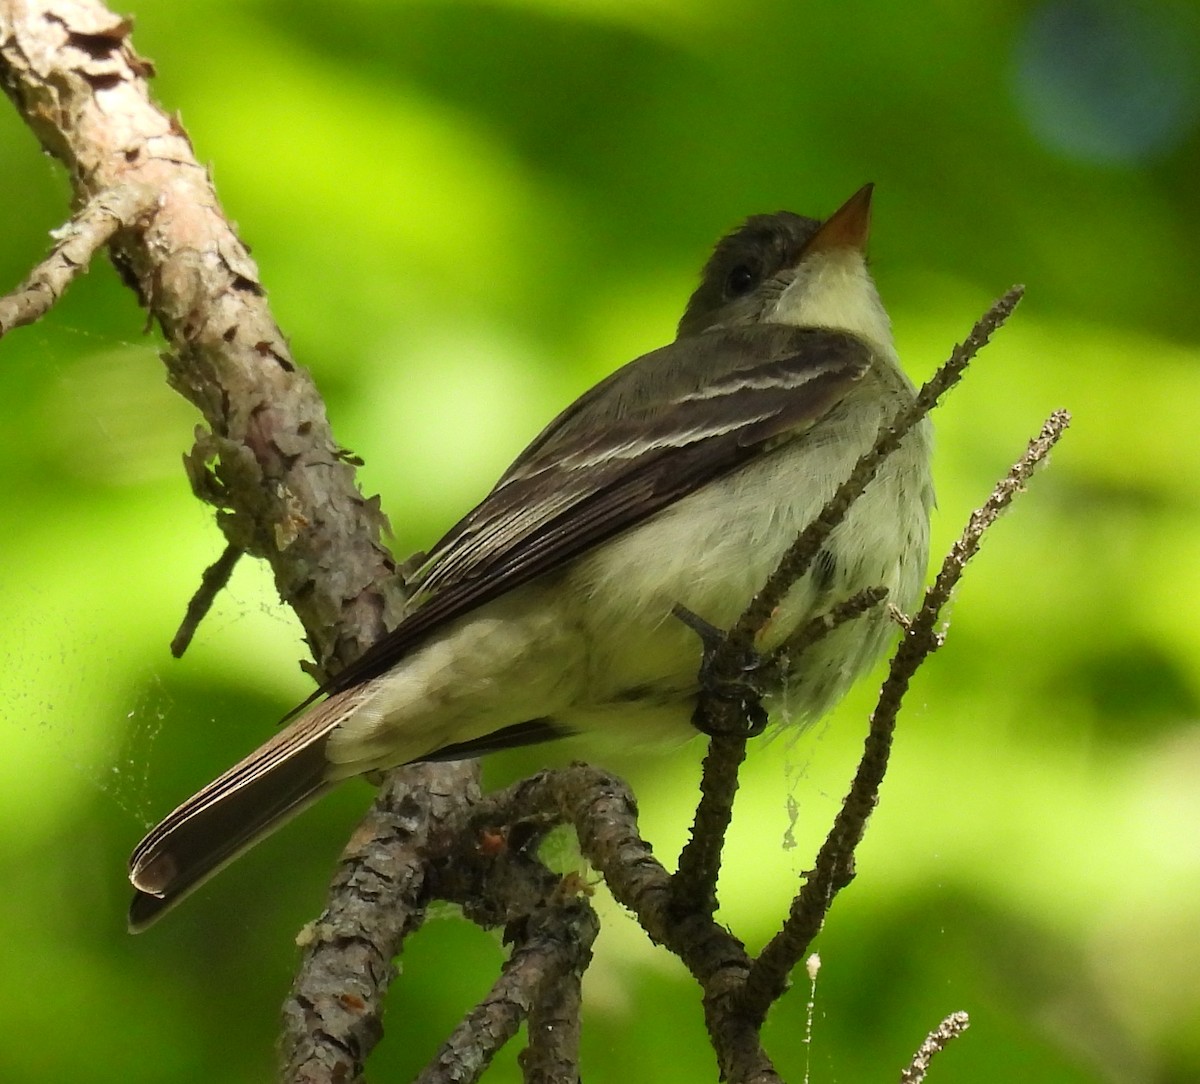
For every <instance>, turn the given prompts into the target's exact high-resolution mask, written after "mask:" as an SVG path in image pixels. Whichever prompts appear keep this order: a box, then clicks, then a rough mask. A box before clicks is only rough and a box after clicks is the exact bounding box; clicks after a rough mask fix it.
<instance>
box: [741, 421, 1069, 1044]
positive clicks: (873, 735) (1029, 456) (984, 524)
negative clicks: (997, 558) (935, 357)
mask: <svg viewBox="0 0 1200 1084" xmlns="http://www.w3.org/2000/svg"><path fill="white" fill-rule="evenodd" d="M1069 422H1070V415H1069V414H1068V413H1067V412H1066V411H1065V410H1059V411H1055V412H1054V413H1053V414H1052V415H1051V416H1050V417H1049V418H1048V419H1047V421H1046V423H1045V424H1044V425H1043V427H1042V430H1041V432H1040V433H1039V434H1038V436H1037V437H1035V438H1034V439H1033V440H1032V441H1030V442H1029V445H1028V447H1027V448H1026V450H1025V453H1024V455H1022V456H1021V458H1020V459H1019V460H1018V461H1017V462H1016V463H1015V464H1014V465H1013V467H1012V468H1011V469H1010V470H1009V472H1008V474H1007V475H1006V476H1005V477H1004V478H1003V479H1001V480H1000V482H999V483H997V485H996V487H995V489H994V490H993V491H992V494H991V496H990V497H989V498H988V500H987V501H986V503H984V504H983V505H982V506H981V507H980V508H978V509H977V510H976V511H975V512H973V513H972V514H971V517H970V519H969V520H968V522H967V525H966V527H965V528H964V530H963V533H962V536H961V537H960V538H959V539H958V541H956V542H955V543H954V545H953V547H951V550H950V552H949V554H947V556H946V559H945V561H944V562H943V563H942V568H941V571H940V572H939V573H938V576H937V578H936V580H935V581H934V583H933V585H932V586H931V587H930V588H929V590H928V591H926V593H925V599H924V601H923V603H922V605H921V608H920V610H919V611H918V612H917V615H916V617H915V618H914V619H913V621H912V624H911V626H910V627H909V629H908V630H907V631H906V633H905V634H904V637H903V638H902V639H901V641H900V646H899V648H898V649H897V651H896V654H895V656H894V657H893V658H892V662H891V666H890V668H889V670H888V676H887V679H886V680H885V681H884V684H883V688H882V689H881V690H880V693H879V700H878V703H877V705H876V708H875V711H874V713H873V714H872V716H871V725H870V729H869V731H868V734H867V738H866V741H865V743H864V749H863V756H862V759H861V761H860V762H859V765H858V770H857V772H856V773H855V777H854V781H853V783H852V784H851V786H850V790H849V792H848V793H847V795H846V797H845V799H843V802H842V808H841V809H840V810H839V811H838V815H837V817H836V818H835V819H834V824H833V827H832V829H831V830H830V832H829V835H828V836H827V837H826V839H825V842H824V843H823V844H822V846H821V850H820V852H819V853H818V855H817V860H816V863H815V865H814V868H813V871H812V872H811V873H810V874H809V876H808V879H807V880H806V881H805V884H804V887H803V888H802V889H801V890H800V892H799V893H798V894H797V895H796V897H795V899H793V900H792V905H791V909H790V912H789V914H788V917H787V919H786V921H785V922H784V924H783V928H782V929H781V930H780V931H779V933H777V934H776V935H775V937H773V938H772V939H771V941H770V942H769V943H768V944H767V945H766V947H765V948H764V949H763V951H762V953H761V954H760V955H759V957H758V958H757V959H756V960H755V961H754V963H753V965H752V967H751V970H750V973H749V975H748V976H747V979H746V986H745V990H744V991H743V995H742V1001H741V1007H742V1010H743V1011H744V1012H746V1013H747V1015H748V1016H750V1018H751V1019H754V1020H758V1021H761V1020H763V1019H765V1017H766V1013H767V1009H768V1008H769V1007H770V1005H771V1004H772V1002H774V1001H775V1000H776V999H777V998H778V997H779V996H780V995H781V994H782V993H783V992H784V990H785V989H786V988H787V980H788V976H789V975H790V974H791V971H792V968H793V967H795V965H796V963H797V962H798V961H799V960H800V959H802V958H803V956H804V955H805V953H806V952H807V951H808V947H809V945H810V944H811V942H812V939H813V938H814V937H815V936H816V934H817V932H818V930H820V928H821V924H822V923H823V922H824V918H825V914H826V912H827V911H828V910H829V907H830V905H831V904H832V902H833V899H834V897H835V896H836V895H837V893H838V892H839V891H840V890H841V889H842V888H844V887H845V886H846V885H847V884H848V883H849V881H850V879H851V878H852V877H853V872H854V866H853V863H854V850H855V848H856V847H857V846H858V843H859V841H860V840H861V839H862V836H863V832H864V831H865V828H866V822H867V818H868V817H869V816H870V815H871V812H872V810H873V809H874V808H875V806H876V804H877V803H878V800H879V786H880V784H881V783H882V781H883V776H884V773H885V772H886V770H887V762H888V755H889V753H890V750H891V743H892V734H893V732H894V730H895V726H896V718H897V715H898V713H899V710H900V705H901V702H902V700H903V698H904V694H905V692H906V691H907V689H908V685H909V681H910V680H911V679H912V676H913V674H915V673H916V671H917V669H918V668H919V667H920V665H921V664H922V663H923V662H924V661H925V659H926V658H927V657H928V656H929V655H930V654H931V653H932V652H934V651H936V650H937V649H938V648H939V647H940V646H941V644H942V637H941V636H940V635H939V633H938V632H937V631H936V626H937V622H938V620H939V619H940V615H941V611H942V608H943V607H944V606H945V604H946V602H947V601H948V600H949V598H950V595H951V593H952V592H953V590H954V587H955V586H956V585H957V583H958V581H959V579H960V578H961V577H962V574H963V571H964V570H965V568H966V565H967V562H968V561H970V559H971V558H972V557H973V556H974V555H975V554H976V553H977V552H978V551H979V546H980V544H981V542H982V540H983V535H984V534H985V533H986V531H987V530H988V528H989V527H991V525H992V524H993V523H994V522H995V521H996V519H997V518H998V517H999V515H1000V514H1001V513H1002V512H1003V511H1004V510H1005V509H1006V508H1007V507H1008V506H1009V504H1011V503H1012V500H1013V498H1014V497H1015V496H1016V494H1017V493H1019V492H1021V491H1022V490H1023V489H1024V487H1025V484H1026V483H1027V482H1028V480H1029V478H1030V476H1031V475H1032V474H1033V472H1034V471H1035V470H1036V469H1037V467H1038V465H1039V464H1040V463H1041V462H1042V461H1043V460H1045V458H1046V456H1047V455H1048V454H1049V453H1050V449H1051V448H1053V446H1054V445H1055V444H1056V443H1057V442H1058V440H1059V438H1060V437H1061V436H1062V434H1063V432H1064V431H1065V430H1066V427H1067V425H1068V424H1069Z"/></svg>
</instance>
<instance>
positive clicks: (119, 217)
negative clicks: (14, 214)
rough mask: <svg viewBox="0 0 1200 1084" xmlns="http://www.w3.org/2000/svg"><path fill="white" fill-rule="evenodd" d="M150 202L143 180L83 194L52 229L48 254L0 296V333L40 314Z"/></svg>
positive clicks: (146, 212)
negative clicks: (67, 217) (87, 197)
mask: <svg viewBox="0 0 1200 1084" xmlns="http://www.w3.org/2000/svg"><path fill="white" fill-rule="evenodd" d="M154 202H155V197H154V191H153V189H151V188H150V187H148V186H147V185H143V184H118V185H116V186H115V187H113V188H108V189H105V190H104V191H103V192H100V193H99V194H98V195H96V196H94V197H93V198H92V199H90V200H88V202H87V203H86V204H84V206H83V207H82V208H81V209H80V210H79V212H78V213H77V214H76V215H75V216H74V217H73V218H72V219H71V220H70V221H69V222H68V223H67V224H66V225H65V226H62V227H61V228H59V229H57V230H55V231H54V232H53V233H52V234H51V236H52V237H53V238H54V247H53V248H51V250H50V254H49V255H48V256H47V257H46V258H45V259H44V260H42V262H41V263H39V264H38V265H37V266H36V267H35V268H34V269H33V270H32V271H31V272H30V273H29V276H28V277H27V278H26V279H25V281H24V282H23V283H21V285H20V286H18V287H17V288H16V289H15V290H13V291H12V292H11V293H9V294H7V295H6V296H4V297H0V338H3V337H4V336H5V335H7V334H8V333H9V332H10V331H12V330H13V328H17V327H23V326H24V325H26V324H32V323H34V321H36V320H40V319H41V318H42V317H43V316H45V315H46V313H47V312H49V311H50V309H51V308H53V307H54V305H55V304H56V303H57V302H58V299H59V298H60V297H62V295H63V293H64V292H65V291H66V289H67V287H68V286H70V285H71V283H72V282H74V281H75V279H77V278H78V277H79V276H80V275H82V274H84V273H85V272H86V271H87V269H88V266H89V264H90V263H91V261H92V257H94V256H95V255H96V253H97V252H98V251H99V250H100V249H101V248H102V247H103V246H104V245H106V244H108V242H109V240H111V238H112V236H113V234H114V233H116V232H117V230H119V229H122V228H123V227H126V226H129V225H131V224H132V223H134V222H136V221H137V220H138V219H139V218H141V217H142V216H144V215H146V214H148V213H149V212H150V210H151V209H152V208H153V207H154Z"/></svg>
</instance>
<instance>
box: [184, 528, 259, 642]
mask: <svg viewBox="0 0 1200 1084" xmlns="http://www.w3.org/2000/svg"><path fill="white" fill-rule="evenodd" d="M242 556H243V551H242V550H241V549H239V548H238V547H237V546H226V547H225V550H224V552H222V554H221V556H220V557H218V558H217V559H216V560H215V561H214V562H213V563H212V564H211V565H209V566H208V568H206V569H205V570H204V574H203V575H202V576H201V577H200V586H199V587H198V588H197V589H196V593H195V594H194V595H193V596H192V600H191V602H189V603H188V606H187V611H186V612H185V613H184V615H183V621H182V622H181V623H180V625H179V631H178V632H176V633H175V635H174V636H173V637H172V638H171V654H172V655H174V656H175V658H177V659H180V658H183V653H184V652H185V651H187V649H188V646H189V645H190V644H191V642H192V637H193V636H195V635H196V629H198V628H199V627H200V622H201V621H203V620H204V618H205V617H206V616H208V611H209V610H210V609H212V605H213V603H214V602H215V601H216V600H217V595H219V594H220V593H221V592H222V591H224V590H225V585H226V584H227V583H229V577H230V576H232V575H233V570H234V568H235V567H236V566H237V563H238V561H239V560H240V559H241V558H242Z"/></svg>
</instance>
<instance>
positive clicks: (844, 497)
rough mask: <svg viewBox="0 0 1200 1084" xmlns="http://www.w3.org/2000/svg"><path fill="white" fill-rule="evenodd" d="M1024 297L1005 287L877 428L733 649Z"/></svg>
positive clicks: (746, 619)
mask: <svg viewBox="0 0 1200 1084" xmlns="http://www.w3.org/2000/svg"><path fill="white" fill-rule="evenodd" d="M1024 293H1025V287H1023V286H1011V287H1009V289H1008V290H1007V291H1006V292H1005V293H1004V295H1003V296H1002V297H1000V298H999V299H998V300H997V301H995V302H994V303H993V304H992V306H991V307H990V308H989V309H988V311H987V312H985V313H984V314H983V316H982V317H981V318H980V319H979V321H978V322H977V323H976V324H975V326H974V327H973V328H972V329H971V333H970V334H969V335H968V336H967V337H966V338H965V339H964V340H963V341H962V342H961V343H959V344H958V345H957V346H956V347H955V348H954V350H953V351H952V352H951V354H950V357H949V359H948V360H947V361H946V362H945V364H943V365H942V366H941V368H940V369H938V371H937V372H936V373H934V375H933V376H932V377H931V378H930V379H929V380H928V381H926V383H925V385H924V386H923V387H922V388H921V390H920V391H919V392H917V395H916V397H915V398H914V399H913V401H912V403H911V404H909V405H908V406H907V407H905V408H904V409H903V410H900V411H898V412H897V414H896V415H895V417H893V418H892V420H891V421H890V422H888V424H886V425H885V426H883V427H882V428H881V429H880V431H879V436H878V437H877V438H876V440H875V443H874V444H873V445H872V446H871V447H870V448H869V449H868V450H867V451H865V452H864V453H863V454H862V455H861V456H859V459H858V462H857V463H856V464H855V465H854V470H852V471H851V472H850V476H849V477H848V478H847V479H846V480H845V481H844V482H843V483H842V484H841V485H840V486H838V488H837V491H836V492H835V493H834V495H833V496H832V497H830V499H829V500H828V501H827V502H826V504H825V507H824V508H823V509H822V510H821V514H820V515H819V516H817V518H816V519H815V520H813V522H812V523H811V524H809V526H808V527H806V528H805V529H804V531H802V532H801V533H800V536H799V537H798V538H797V539H796V541H795V542H793V543H792V545H791V547H790V548H789V549H788V551H787V553H785V554H784V556H783V559H782V560H781V561H780V562H779V565H778V567H777V568H776V569H775V571H774V572H773V573H772V574H771V576H770V577H769V578H768V579H767V582H766V583H765V584H764V585H763V588H762V590H761V591H759V593H758V594H757V595H756V596H755V597H754V600H753V601H752V602H751V603H750V605H749V606H748V607H747V608H746V611H745V612H744V613H743V614H742V616H741V617H740V618H739V619H738V622H737V624H736V625H735V626H734V627H733V630H732V631H731V632H730V637H729V638H730V640H732V641H734V646H735V648H736V647H738V646H741V647H743V648H745V647H749V646H750V644H751V643H752V642H753V639H754V637H755V636H756V635H757V634H758V633H759V631H760V630H761V629H762V628H763V626H764V625H765V624H766V622H767V621H768V620H769V619H770V617H771V614H772V613H774V612H775V610H776V608H777V607H778V606H779V605H780V604H781V603H782V602H783V600H784V598H785V597H786V595H787V593H788V591H789V590H790V589H791V587H792V585H793V584H794V583H796V581H797V580H799V579H800V578H801V577H802V576H803V575H804V574H805V573H806V572H807V571H808V569H809V566H810V565H811V564H812V562H813V559H814V558H815V557H816V555H817V553H818V552H820V549H821V546H822V545H823V544H824V542H825V540H826V539H827V538H828V537H829V534H830V532H831V531H832V530H833V529H834V528H835V527H836V526H837V525H838V524H839V523H841V521H842V520H843V519H844V518H845V515H846V513H847V511H849V509H850V506H851V505H852V504H853V503H854V502H855V501H856V500H858V498H859V497H860V496H861V495H862V492H863V490H864V489H866V488H867V485H868V483H869V482H870V481H871V479H872V478H874V477H875V474H876V472H877V471H878V470H879V466H880V464H881V463H882V462H883V461H884V459H886V458H887V457H888V456H889V455H891V453H892V452H893V451H895V450H896V448H898V447H899V445H900V442H901V441H902V440H903V439H904V437H905V436H906V435H907V433H908V432H909V431H910V430H911V429H912V428H913V426H915V425H916V424H917V423H918V422H919V421H920V420H921V419H922V418H924V417H925V415H927V414H928V413H929V412H930V411H931V410H932V409H933V408H934V407H935V406H936V405H937V402H938V400H939V399H941V397H942V396H943V395H945V394H946V393H947V392H948V391H949V390H950V389H951V388H953V387H954V385H955V384H957V383H958V382H959V381H960V380H961V379H962V377H963V374H964V373H965V372H966V369H967V366H968V365H969V364H970V363H971V361H972V359H973V358H974V357H975V355H976V354H978V353H979V351H980V350H981V349H983V347H984V346H986V345H987V342H988V340H989V339H990V338H991V337H992V335H993V334H994V333H995V332H996V330H997V329H998V328H999V327H1000V326H1001V325H1002V324H1003V323H1004V321H1005V320H1007V319H1008V318H1009V316H1011V315H1012V311H1013V309H1015V308H1016V307H1017V302H1019V301H1020V300H1021V297H1022V295H1023V294H1024Z"/></svg>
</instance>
